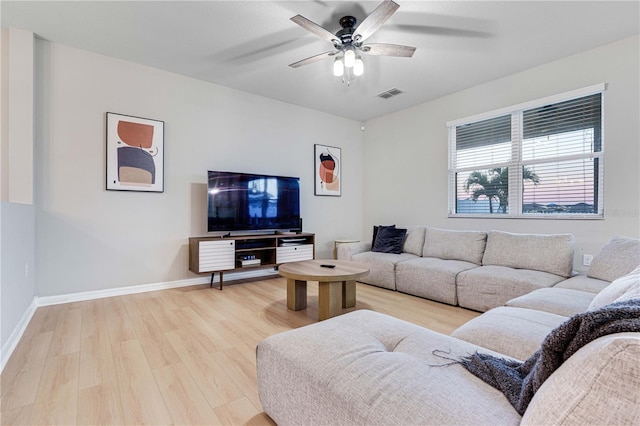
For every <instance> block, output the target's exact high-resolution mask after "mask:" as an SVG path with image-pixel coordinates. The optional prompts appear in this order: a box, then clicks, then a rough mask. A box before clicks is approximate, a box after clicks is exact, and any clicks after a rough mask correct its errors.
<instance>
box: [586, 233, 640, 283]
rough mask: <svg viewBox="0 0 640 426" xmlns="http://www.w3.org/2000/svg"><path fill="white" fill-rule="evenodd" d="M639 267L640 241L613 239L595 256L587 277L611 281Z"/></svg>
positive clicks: (621, 238)
mask: <svg viewBox="0 0 640 426" xmlns="http://www.w3.org/2000/svg"><path fill="white" fill-rule="evenodd" d="M638 265H640V240H638V239H635V238H626V237H613V238H611V239H610V240H609V242H608V243H607V244H606V245H605V246H604V247H603V248H602V250H600V252H599V253H598V254H596V255H595V257H594V258H593V260H592V261H591V266H589V271H588V272H587V276H589V277H591V278H597V279H600V280H604V281H613V280H615V279H616V278H619V277H621V276H623V275H625V274H628V273H629V272H631V271H633V270H634V269H635V268H636V267H637V266H638Z"/></svg>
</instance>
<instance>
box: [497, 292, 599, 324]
mask: <svg viewBox="0 0 640 426" xmlns="http://www.w3.org/2000/svg"><path fill="white" fill-rule="evenodd" d="M594 297H596V295H595V293H589V292H586V291H580V290H571V289H568V288H557V287H551V288H539V289H538V290H534V291H532V292H531V293H528V294H525V295H522V296H520V297H516V298H515V299H511V300H509V301H507V303H506V306H512V307H515V308H527V309H535V310H537V311H544V312H550V313H552V314H557V315H563V316H565V317H570V316H573V315H575V314H578V313H580V312H584V311H586V310H587V309H588V308H589V304H590V303H591V301H592V300H593V298H594Z"/></svg>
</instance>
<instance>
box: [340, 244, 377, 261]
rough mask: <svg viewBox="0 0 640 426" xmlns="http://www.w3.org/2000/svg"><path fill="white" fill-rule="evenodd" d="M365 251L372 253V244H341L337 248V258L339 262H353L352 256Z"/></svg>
mask: <svg viewBox="0 0 640 426" xmlns="http://www.w3.org/2000/svg"><path fill="white" fill-rule="evenodd" d="M365 251H371V243H370V242H366V243H365V242H362V241H358V242H356V243H340V244H338V245H337V247H336V257H337V258H338V260H351V256H353V255H354V254H358V253H364V252H365Z"/></svg>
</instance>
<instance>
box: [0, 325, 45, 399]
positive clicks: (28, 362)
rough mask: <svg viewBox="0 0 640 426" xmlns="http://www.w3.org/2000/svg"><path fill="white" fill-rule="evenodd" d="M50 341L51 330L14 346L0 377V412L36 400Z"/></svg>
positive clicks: (31, 336)
mask: <svg viewBox="0 0 640 426" xmlns="http://www.w3.org/2000/svg"><path fill="white" fill-rule="evenodd" d="M52 338H53V331H45V332H43V333H40V334H36V335H33V334H32V335H30V336H27V337H24V338H23V339H22V340H21V341H20V342H19V343H18V346H17V347H16V349H15V351H14V352H13V354H12V355H11V358H10V359H9V361H8V362H7V366H5V369H4V371H3V372H2V376H0V382H1V384H2V410H10V409H13V408H17V407H21V406H25V405H31V404H33V402H34V401H35V400H36V394H37V392H38V387H39V385H40V379H41V377H42V372H43V371H44V369H45V363H46V360H47V354H48V353H49V347H50V346H51V339H52ZM8 366H14V367H13V368H8Z"/></svg>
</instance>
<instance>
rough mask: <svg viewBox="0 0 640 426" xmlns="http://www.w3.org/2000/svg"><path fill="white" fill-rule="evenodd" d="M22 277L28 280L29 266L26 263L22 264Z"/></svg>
mask: <svg viewBox="0 0 640 426" xmlns="http://www.w3.org/2000/svg"><path fill="white" fill-rule="evenodd" d="M24 277H25V278H29V264H28V263H25V264H24Z"/></svg>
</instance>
